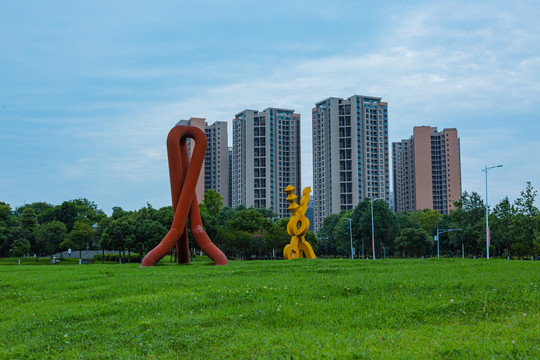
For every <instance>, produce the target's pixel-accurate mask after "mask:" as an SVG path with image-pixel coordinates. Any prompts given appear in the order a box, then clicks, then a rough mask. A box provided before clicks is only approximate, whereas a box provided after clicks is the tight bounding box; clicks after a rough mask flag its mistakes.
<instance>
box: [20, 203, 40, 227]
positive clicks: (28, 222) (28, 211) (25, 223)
mask: <svg viewBox="0 0 540 360" xmlns="http://www.w3.org/2000/svg"><path fill="white" fill-rule="evenodd" d="M37 225H38V221H37V215H36V212H35V211H34V209H33V208H31V207H26V208H24V210H23V212H22V215H21V226H22V228H23V229H26V230H28V231H30V232H33V231H34V230H35V229H36V227H37Z"/></svg>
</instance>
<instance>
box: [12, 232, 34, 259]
mask: <svg viewBox="0 0 540 360" xmlns="http://www.w3.org/2000/svg"><path fill="white" fill-rule="evenodd" d="M12 248H13V256H15V257H18V258H19V262H20V260H21V257H22V256H23V255H26V254H27V253H28V252H29V251H30V242H29V241H28V240H27V239H25V238H23V237H21V238H17V239H15V241H13V244H12Z"/></svg>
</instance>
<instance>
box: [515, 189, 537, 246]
mask: <svg viewBox="0 0 540 360" xmlns="http://www.w3.org/2000/svg"><path fill="white" fill-rule="evenodd" d="M536 194H537V191H536V190H534V188H533V187H532V185H531V183H530V182H527V187H526V188H525V190H523V191H521V196H520V197H519V198H517V199H516V201H515V208H516V216H515V217H514V238H515V242H516V243H520V245H519V246H518V245H516V244H514V248H515V249H516V251H517V252H518V253H519V255H526V254H533V247H534V237H535V234H534V231H535V219H534V218H535V217H536V216H537V215H538V214H539V212H538V208H537V207H536V206H535V205H534V201H535V198H536Z"/></svg>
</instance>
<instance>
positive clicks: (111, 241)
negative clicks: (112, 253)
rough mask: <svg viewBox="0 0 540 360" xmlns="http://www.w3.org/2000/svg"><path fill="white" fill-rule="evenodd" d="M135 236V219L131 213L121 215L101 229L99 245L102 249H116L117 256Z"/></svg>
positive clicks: (131, 242)
mask: <svg viewBox="0 0 540 360" xmlns="http://www.w3.org/2000/svg"><path fill="white" fill-rule="evenodd" d="M134 238H135V219H134V217H133V216H131V215H125V216H122V217H120V218H118V219H116V220H113V221H111V223H110V224H109V225H108V226H107V227H106V228H105V229H104V230H103V235H101V240H100V246H101V249H102V250H117V251H118V257H120V255H121V252H122V251H124V250H125V249H126V247H127V246H129V245H130V244H133V241H134Z"/></svg>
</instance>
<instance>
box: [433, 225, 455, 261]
mask: <svg viewBox="0 0 540 360" xmlns="http://www.w3.org/2000/svg"><path fill="white" fill-rule="evenodd" d="M458 230H461V229H441V230H439V227H437V240H436V241H437V259H438V258H439V242H440V238H439V235H441V234H445V233H447V232H450V231H458Z"/></svg>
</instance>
